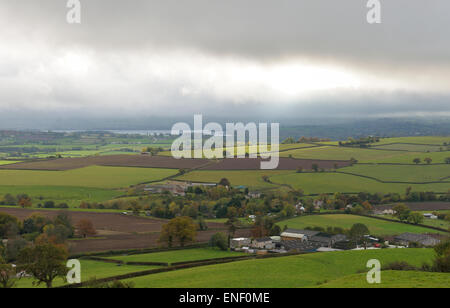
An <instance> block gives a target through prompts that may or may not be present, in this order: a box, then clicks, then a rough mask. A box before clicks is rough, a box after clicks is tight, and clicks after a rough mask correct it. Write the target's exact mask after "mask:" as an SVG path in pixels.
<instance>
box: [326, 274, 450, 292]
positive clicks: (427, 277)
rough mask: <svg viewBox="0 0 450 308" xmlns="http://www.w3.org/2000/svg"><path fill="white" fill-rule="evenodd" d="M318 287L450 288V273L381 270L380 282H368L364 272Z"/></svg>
mask: <svg viewBox="0 0 450 308" xmlns="http://www.w3.org/2000/svg"><path fill="white" fill-rule="evenodd" d="M319 288H450V275H449V274H447V273H428V272H416V271H383V272H382V273H381V283H380V284H368V283H367V280H366V274H356V275H351V276H346V277H344V278H341V279H336V280H333V281H331V282H328V283H325V284H323V285H320V286H319Z"/></svg>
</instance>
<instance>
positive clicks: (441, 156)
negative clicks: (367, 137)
mask: <svg viewBox="0 0 450 308" xmlns="http://www.w3.org/2000/svg"><path fill="white" fill-rule="evenodd" d="M397 153H402V154H401V155H397V156H395V157H389V158H379V159H377V160H376V161H375V162H376V163H395V164H410V165H411V164H414V163H413V160H414V159H416V158H419V159H420V160H421V161H422V164H425V158H431V159H432V160H433V162H432V163H433V164H443V163H445V159H446V158H448V157H450V152H448V151H447V152H432V153H419V152H397Z"/></svg>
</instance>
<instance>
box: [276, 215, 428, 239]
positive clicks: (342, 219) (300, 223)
mask: <svg viewBox="0 0 450 308" xmlns="http://www.w3.org/2000/svg"><path fill="white" fill-rule="evenodd" d="M356 223H363V224H365V225H366V226H367V227H368V228H369V230H370V232H371V234H372V235H378V236H385V235H395V234H401V233H404V232H411V233H433V230H430V229H427V228H422V227H417V226H412V225H407V224H403V223H398V222H389V221H384V220H380V219H375V218H369V217H361V216H354V215H345V214H333V215H310V216H301V217H296V218H292V219H289V220H284V221H282V222H279V223H278V225H279V226H280V227H284V226H288V227H289V228H294V229H304V228H306V227H323V228H326V227H341V228H344V229H350V228H351V227H352V226H353V225H354V224H356Z"/></svg>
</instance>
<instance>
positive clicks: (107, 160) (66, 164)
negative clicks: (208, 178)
mask: <svg viewBox="0 0 450 308" xmlns="http://www.w3.org/2000/svg"><path fill="white" fill-rule="evenodd" d="M208 163H209V161H208V160H202V159H196V160H194V159H174V158H172V157H164V156H150V155H111V156H90V157H83V158H61V159H50V160H41V161H32V162H22V163H17V164H9V165H3V166H0V168H2V169H19V170H58V171H62V170H72V169H78V168H83V167H88V166H94V165H96V166H112V167H142V168H144V167H145V168H168V169H180V168H185V169H190V168H198V167H200V166H204V165H206V164H208Z"/></svg>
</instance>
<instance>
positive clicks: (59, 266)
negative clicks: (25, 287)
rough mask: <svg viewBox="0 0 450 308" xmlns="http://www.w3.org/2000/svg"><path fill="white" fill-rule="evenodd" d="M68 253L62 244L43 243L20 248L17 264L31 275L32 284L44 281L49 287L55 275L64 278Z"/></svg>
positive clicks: (66, 270)
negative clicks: (33, 280)
mask: <svg viewBox="0 0 450 308" xmlns="http://www.w3.org/2000/svg"><path fill="white" fill-rule="evenodd" d="M68 255H69V254H68V252H67V249H66V248H65V247H64V246H62V245H54V244H51V243H43V244H39V245H36V246H34V247H27V248H24V249H22V251H21V252H20V254H19V257H18V266H19V269H20V270H21V271H25V272H26V273H28V274H31V275H32V276H33V278H34V279H35V280H36V281H35V282H33V284H34V285H40V284H42V283H45V285H46V286H47V288H51V287H52V285H53V280H55V279H56V278H57V277H61V278H63V279H65V278H66V275H67V272H68V268H67V267H66V262H67V258H68Z"/></svg>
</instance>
